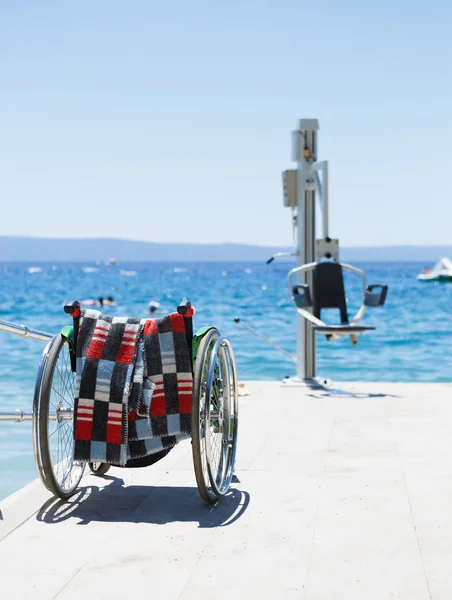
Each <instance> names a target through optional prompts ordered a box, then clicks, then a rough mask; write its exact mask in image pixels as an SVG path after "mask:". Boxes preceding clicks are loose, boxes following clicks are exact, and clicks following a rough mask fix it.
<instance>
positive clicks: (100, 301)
mask: <svg viewBox="0 0 452 600" xmlns="http://www.w3.org/2000/svg"><path fill="white" fill-rule="evenodd" d="M80 304H81V305H82V306H117V304H118V303H117V302H115V301H114V299H113V296H108V298H107V299H105V298H104V297H103V296H99V298H98V299H97V300H94V299H93V298H89V299H88V300H82V301H81V302H80Z"/></svg>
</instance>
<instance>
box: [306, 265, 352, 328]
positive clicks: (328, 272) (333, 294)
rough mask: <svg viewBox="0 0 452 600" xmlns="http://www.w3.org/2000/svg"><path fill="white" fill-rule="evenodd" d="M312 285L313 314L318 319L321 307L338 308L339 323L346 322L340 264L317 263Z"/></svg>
mask: <svg viewBox="0 0 452 600" xmlns="http://www.w3.org/2000/svg"><path fill="white" fill-rule="evenodd" d="M312 287H313V289H312V292H313V294H312V295H313V304H314V307H313V308H314V315H315V316H316V317H317V318H318V319H320V318H321V317H320V313H321V310H322V308H338V309H339V311H340V315H341V324H342V325H345V324H348V314H347V306H346V303H345V290H344V278H343V276H342V267H341V265H340V264H339V263H333V262H321V263H318V264H317V265H316V266H315V267H314V273H313V286H312Z"/></svg>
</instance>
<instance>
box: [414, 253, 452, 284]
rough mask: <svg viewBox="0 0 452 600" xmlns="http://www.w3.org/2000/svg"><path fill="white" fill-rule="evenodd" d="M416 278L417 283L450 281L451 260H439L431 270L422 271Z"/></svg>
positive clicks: (444, 258) (451, 279)
mask: <svg viewBox="0 0 452 600" xmlns="http://www.w3.org/2000/svg"><path fill="white" fill-rule="evenodd" d="M417 278H418V279H419V281H452V260H450V258H447V257H443V258H440V259H439V261H438V262H437V263H436V265H435V266H434V267H433V269H423V270H422V273H419V275H418V276H417Z"/></svg>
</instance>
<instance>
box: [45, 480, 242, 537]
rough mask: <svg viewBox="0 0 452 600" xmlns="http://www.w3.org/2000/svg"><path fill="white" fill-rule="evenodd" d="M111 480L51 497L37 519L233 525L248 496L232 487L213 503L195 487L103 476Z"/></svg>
mask: <svg viewBox="0 0 452 600" xmlns="http://www.w3.org/2000/svg"><path fill="white" fill-rule="evenodd" d="M103 479H104V480H105V479H109V480H111V483H110V484H109V485H107V486H105V487H103V488H99V487H96V486H86V487H80V488H79V489H78V490H77V491H76V493H75V494H74V495H73V496H71V498H69V499H68V500H60V499H58V498H52V499H50V500H48V501H47V502H46V503H45V504H44V505H43V506H42V508H41V509H40V510H39V512H38V514H37V516H36V519H37V520H38V521H41V522H44V523H48V524H53V525H54V524H58V523H61V522H63V521H67V520H68V519H78V520H79V522H78V525H88V524H89V523H91V522H93V521H94V522H96V521H97V522H102V521H103V522H110V523H123V522H124V523H152V524H156V525H164V524H165V523H171V522H177V521H179V522H198V526H199V527H200V528H211V527H226V526H228V525H232V524H233V523H234V522H235V521H237V520H238V519H240V517H241V516H242V515H243V514H244V512H245V511H246V510H247V508H248V506H249V503H250V495H249V494H248V492H244V491H241V490H238V489H231V490H230V491H229V493H228V494H226V495H225V496H223V497H222V498H221V499H220V501H219V502H218V503H217V504H215V505H212V504H206V503H205V502H204V501H203V500H202V499H201V498H200V496H199V492H198V488H196V487H169V486H161V487H152V486H141V485H131V486H127V487H124V480H123V479H121V478H117V477H109V476H108V475H107V476H104V477H103Z"/></svg>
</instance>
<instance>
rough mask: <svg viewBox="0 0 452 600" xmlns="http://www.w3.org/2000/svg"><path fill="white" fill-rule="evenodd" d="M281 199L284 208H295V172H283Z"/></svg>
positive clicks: (294, 170) (293, 170)
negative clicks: (282, 199) (282, 198)
mask: <svg viewBox="0 0 452 600" xmlns="http://www.w3.org/2000/svg"><path fill="white" fill-rule="evenodd" d="M283 197H284V206H287V207H289V208H296V206H297V170H296V169H290V170H288V171H284V172H283Z"/></svg>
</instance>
